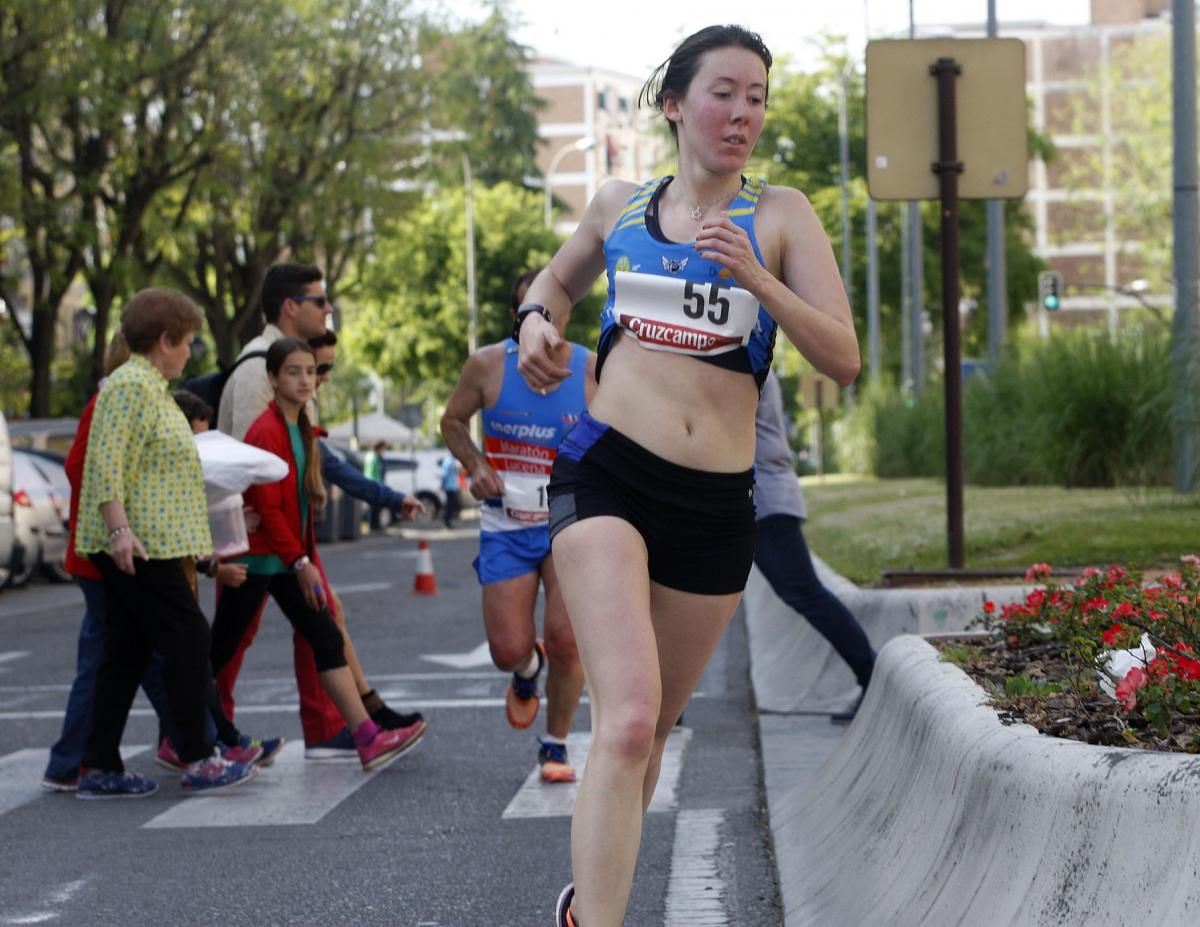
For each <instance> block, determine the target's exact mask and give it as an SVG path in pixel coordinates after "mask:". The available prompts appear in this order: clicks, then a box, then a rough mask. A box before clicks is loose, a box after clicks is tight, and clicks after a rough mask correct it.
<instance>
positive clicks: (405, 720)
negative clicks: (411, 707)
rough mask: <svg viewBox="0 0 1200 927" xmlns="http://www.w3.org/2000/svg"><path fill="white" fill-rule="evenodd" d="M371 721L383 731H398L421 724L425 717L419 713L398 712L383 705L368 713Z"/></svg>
mask: <svg viewBox="0 0 1200 927" xmlns="http://www.w3.org/2000/svg"><path fill="white" fill-rule="evenodd" d="M370 715H371V720H372V721H374V722H375V723H376V724H378V725H379V726H380V727H381V728H383V729H384V730H385V731H398V730H400V728H402V727H412V726H413V725H414V724H417V723H419V722H423V721H424V720H425V716H424V715H422V714H421V713H420V712H419V711H406V712H403V713H401V712H398V711H393V710H392V709H390V708H388V707H387V705H383V706H381V707H379V708H376V709H375V710H374V711H372V712H371V713H370Z"/></svg>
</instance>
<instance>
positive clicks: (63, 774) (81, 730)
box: [45, 577, 211, 779]
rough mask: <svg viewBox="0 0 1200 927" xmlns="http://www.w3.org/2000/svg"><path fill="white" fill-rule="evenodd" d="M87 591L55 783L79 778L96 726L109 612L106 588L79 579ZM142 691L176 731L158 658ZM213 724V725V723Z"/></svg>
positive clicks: (52, 770)
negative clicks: (95, 694) (94, 696)
mask: <svg viewBox="0 0 1200 927" xmlns="http://www.w3.org/2000/svg"><path fill="white" fill-rule="evenodd" d="M75 582H76V583H78V584H79V588H80V589H81V590H83V601H84V606H85V610H84V613H83V626H82V627H81V628H80V629H79V650H78V656H77V657H76V660H75V682H74V683H72V684H71V694H70V695H69V696H67V712H66V717H64V718H63V726H62V734H60V735H59V738H58V743H56V744H55V745H54V746H53V747H51V748H50V762H49V763H48V764H47V765H46V773H45V774H46V776H47V777H49V778H53V779H72V778H74V777H75V776H77V775H79V763H80V759H81V758H82V756H83V744H84V741H85V740H87V735H88V731H89V730H90V729H91V726H92V694H93V692H94V691H95V689H96V672H97V670H99V668H100V660H101V658H102V657H103V656H104V626H105V619H106V615H107V609H106V608H105V604H104V584H103V583H102V582H100V580H98V579H81V578H79V577H76V578H75ZM142 690H143V691H144V692H145V693H146V697H147V698H149V699H150V704H151V705H153V706H154V711H155V713H156V714H157V715H158V720H159V723H160V724H161V725H162V726H163V728H164V729H165V730H166V731H167V732H168V733H170V732H173V731H174V726H173V724H172V721H171V711H170V707H169V705H168V703H167V691H166V688H165V687H164V685H163V678H162V660H161V659H159V657H158V656H157V655H155V656H154V658H153V659H152V660H151V662H150V665H149V666H148V667H147V668H146V672H145V674H144V675H143V676H142ZM210 724H211V722H210Z"/></svg>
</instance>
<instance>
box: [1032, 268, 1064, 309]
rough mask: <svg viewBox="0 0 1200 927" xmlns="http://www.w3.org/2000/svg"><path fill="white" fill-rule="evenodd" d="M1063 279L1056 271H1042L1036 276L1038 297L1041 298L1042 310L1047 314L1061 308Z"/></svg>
mask: <svg viewBox="0 0 1200 927" xmlns="http://www.w3.org/2000/svg"><path fill="white" fill-rule="evenodd" d="M1062 291H1063V278H1062V274H1060V273H1059V272H1058V271H1057V270H1043V271H1042V272H1041V273H1040V274H1038V295H1039V296H1040V297H1041V298H1042V308H1043V309H1045V310H1046V311H1048V312H1056V311H1058V310H1059V309H1060V308H1062Z"/></svg>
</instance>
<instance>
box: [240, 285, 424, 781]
mask: <svg viewBox="0 0 1200 927" xmlns="http://www.w3.org/2000/svg"><path fill="white" fill-rule="evenodd" d="M323 280H324V275H323V274H322V273H321V269H320V268H319V267H315V266H314V265H312V264H276V265H275V266H274V267H272V268H271V269H270V270H268V271H267V275H266V277H265V278H264V279H263V285H262V309H263V316H264V317H265V319H266V323H267V324H266V326H265V327H264V328H263V331H262V334H260V335H259V336H258V337H257V338H254V339H252V340H251V341H249V342H247V344H246V346H245V347H244V348H242V355H246V354H250V353H251V352H255V351H257V352H262V354H263V355H264V356H262V357H252V358H249V359H247V360H245V361H244V362H242V363H240V364H238V366H237V367H236V368H235V369H234V371H233V372H232V373H231V374H230V376H229V379H228V380H226V382H225V388H224V390H223V392H222V393H221V408H220V411H219V413H218V416H217V425H218V427H219V428H220V430H221V431H224V432H225V433H227V434H231V435H233V437H235V438H237V439H238V440H241V439H242V438H243V437H245V434H246V431H247V429H249V427H250V425H251V424H252V423H253V422H254V420H255V419H256V418H258V416H259V415H261V414H262V412H263V410H264V409H266V408H267V406H268V405H269V404H270V402H271V399H272V398H273V395H274V394H273V391H272V389H271V385H270V382H269V381H268V380H267V365H266V360H265V354H266V350H267V348H269V347H270V346H271V345H272V344H274V343H275V342H276V341H278V340H279V339H280V338H285V337H290V338H303V339H304V340H306V341H307V340H309V339H312V338H320V337H321V336H322V335H325V334H326V333H327V332H328V326H327V320H328V318H329V315H330V314H331V313H332V311H333V304H332V303H331V302H330V300H329V297H328V296H327V295H326V294H325V287H324V284H323V282H322V281H323ZM330 334H332V333H330ZM322 360H324V363H326V364H329V366H328V367H326V368H325V379H328V376H329V373H330V371H331V370H332V369H333V362H332V359H329V358H325V359H322V358H318V363H322ZM318 378H319V382H324V380H323V379H320V374H318ZM307 415H308V420H309V421H310V422H313V423H316V422H317V421H318V416H317V404H316V400H315V397H314V398H313V399H310V400H309V401H308V409H307ZM331 456H332V455H328V454H323V455H322V464H323V466H322V471H323V475H324V464H325V461H326V460H327V459H328V458H329V457H331ZM349 469H353V468H349ZM354 473H355V475H356V476H358V477H359V478H361V474H359V473H357V471H354ZM326 478H328V476H327V477H326ZM331 482H335V483H340V482H341V481H340V480H331ZM356 495H357V494H356ZM420 505H421V503H420V502H419V500H417V499H416V498H413V499H411V500H408V499H405V500H403V501H402V502H401V506H402V513H403V514H404V515H405V516H407V517H412V516H411V515H409V512H410V511H411V512H412V513H413V515H415V513H416V511H418V509H417V508H416V507H417V506H420ZM313 562H314V564H315V565H316V566H317V568H318V569H319V570H320V571H321V577H322V579H324V580H325V597H326V599H327V601H330V602H335V601H336V598H335V596H334V595H333V590H332V588H331V587H330V585H329V581H328V578H327V577H326V576H325V569H324V567H323V566H322V565H321V563H320V558H319V557H314V558H313ZM333 617H334V620H335V621H336V622H337V624H338V626H339V627H340V628H341V629H342V633H343V635H344V637H345V639H346V650H347V652H350V651H352V650H353V643H352V641H351V639H350V633H349V631H348V629H347V628H346V626H345V623H344V615H343V614H342V612H341V609H340V607H339V608H337V609H336V610H335V611H334V612H333ZM261 618H262V609H259V613H258V615H256V616H255V618H254V620H253V621H252V622H251V623H250V626H249V627H248V628H247V629H246V633H245V636H244V637H243V638H242V641H241V643H240V644H239V646H238V649H237V652H236V653H235V654H234V656H233V657H232V658H231V659H230V660H229V662H228V663H226V664H225V666H224V667H223V668H222V670H221V673H220V674H219V675H218V677H217V691H218V692H219V693H220V696H221V703H222V706H223V707H224V708H225V713H226V715H228V716H229V717H230V718H232V717H233V713H234V702H233V688H234V684H235V683H236V681H237V675H238V672H239V671H240V670H241V666H242V661H243V659H244V657H245V652H246V650H247V649H248V648H249V647H250V645H251V644H252V643H253V641H254V637H255V634H256V633H257V632H258V624H259V621H260V620H261ZM293 647H294V650H295V665H296V686H297V689H298V690H299V695H300V724H301V727H302V728H303V731H304V744H305V750H304V755H305V757H306V758H307V759H311V760H337V759H354V757H355V756H356V755H357V751H356V750H355V746H354V738H353V737H352V736H351V734H350V732H349V731H348V730H347V729H346V727H345V725H344V723H343V721H342V716H341V713H340V712H339V711H338V710H337V708H336V707H335V706H334V704H333V701H332V700H331V699H330V698H329V696H328V695H326V693H325V690H324V688H323V687H322V686H321V683H320V678H319V676H318V674H317V665H316V658H315V657H314V655H313V652H312V648H311V647H309V645H308V642H307V641H305V640H304V639H303V638H302V637H300V635H298V634H297V635H294V636H293ZM356 662H357V661H356ZM355 682H356V683H357V684H358V689H359V694H360V695H361V696H362V699H363V706H364V707H365V708H366V709H367V713H368V714H369V715H370V716H371V720H373V721H374V722H375V723H376V724H378V725H379V726H380V727H383V728H389V729H391V728H401V727H409V726H411V725H412V724H414V723H417V722H421V723H424V719H423V718H422V717H421V715H420V713H418V712H412V713H404V714H401V713H399V712H396V711H393V710H392V709H391V708H389V707H388V706H387V705H386V704H384V702H383V700H382V699H381V698H380V697H379V696H378V695H377V694H376V693H375V690H374V689H372V688H371V687H370V686H369V684H367V682H366V679H365V677H364V676H363V675H362V673H361V668H360V671H359V672H358V673H356V674H355Z"/></svg>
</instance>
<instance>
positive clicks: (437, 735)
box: [0, 527, 782, 927]
mask: <svg viewBox="0 0 1200 927" xmlns="http://www.w3.org/2000/svg"><path fill="white" fill-rule="evenodd" d="M428 537H429V538H430V541H431V546H432V552H433V562H434V568H435V573H436V580H437V586H438V594H437V595H436V596H415V595H413V594H412V586H413V576H414V572H415V567H416V551H417V541H416V540H415V537H414V536H409V537H401V536H399V535H397V534H393V535H390V536H387V537H379V536H377V537H374V538H370V539H365V540H362V541H358V542H353V543H342V544H337V545H329V546H327V547H325V548H323V553H322V556H323V559H324V560H325V563H326V566H327V568H328V570H329V574H330V576H331V578H332V580H333V583H334V587H335V588H336V589H337V590H339V593H340V594H341V596H342V598H343V600H344V601H345V604H346V610H347V615H348V621H349V627H350V630H351V633H352V635H353V637H354V640H355V643H356V646H357V647H358V651H359V654H360V655H361V658H362V660H363V663H364V665H365V667H366V670H367V674H368V676H369V678H370V679H371V680H372V681H373V683H374V685H375V687H376V688H377V689H378V690H379V691H380V692H381V693H382V694H383V695H384V697H385V698H386V699H387V701H388V702H389V703H390V704H391V705H393V706H394V707H398V708H401V709H402V710H403V709H411V708H413V707H417V708H419V709H420V710H421V711H423V712H425V715H426V717H427V719H428V720H429V723H430V731H429V733H428V734H427V736H426V738H425V741H424V742H423V743H422V744H421V745H420V746H419V747H418V748H417V749H416V750H415V751H414V752H413V753H411V754H410V755H406V756H404V757H401V758H400V759H398V760H397V761H395V762H394V763H392V764H391V765H389V766H388V767H386V768H384V769H383V770H382V771H379V772H377V773H375V774H374V775H366V774H364V773H362V772H361V771H360V770H359V768H358V766H357V764H338V763H332V764H331V763H320V764H318V763H313V762H310V761H305V760H304V759H303V758H302V755H301V750H300V747H301V744H300V740H301V738H300V725H299V720H298V717H297V713H296V694H295V687H294V679H293V676H292V666H291V663H292V656H291V654H292V647H291V641H290V637H291V632H290V628H289V627H288V626H287V624H286V622H285V620H284V619H283V616H282V615H281V614H280V613H279V612H278V611H277V610H276V609H275V607H274V606H273V605H272V606H270V607H269V610H268V612H267V614H266V616H265V617H264V620H263V627H262V631H261V632H260V634H259V637H258V640H257V642H256V643H255V645H254V647H253V648H252V649H251V651H250V653H249V656H248V658H247V660H246V664H245V667H244V668H243V671H242V675H241V682H240V684H239V688H238V718H237V720H238V723H239V726H241V727H242V729H243V730H245V731H247V732H249V733H252V734H259V735H275V734H284V735H286V736H287V737H288V738H289V740H290V741H292V744H293V746H292V747H290V748H289V750H288V751H286V752H285V754H284V756H283V757H282V758H281V760H280V762H279V763H278V764H277V765H276V766H275V767H272V768H270V769H267V770H265V771H263V773H262V774H261V775H260V776H259V777H258V778H257V779H256V780H255V781H253V782H251V783H248V784H246V785H245V786H243V787H240V788H237V789H233V790H230V791H228V792H227V793H226V794H218V795H214V796H210V797H204V798H201V797H184V796H183V794H182V793H181V791H180V789H179V786H178V784H177V781H176V779H175V777H174V776H173V775H171V774H169V773H167V772H166V771H165V770H161V769H159V768H158V767H157V766H155V765H154V763H153V760H152V756H153V754H152V751H151V750H150V749H149V745H151V744H152V743H153V740H154V737H155V730H156V725H155V721H154V719H153V716H152V713H151V711H150V709H149V705H148V704H147V703H146V702H145V700H144V698H143V697H141V696H139V699H138V702H137V703H136V704H135V708H134V714H133V716H132V717H131V719H130V723H129V726H128V728H127V730H126V737H125V745H126V747H127V748H129V750H130V751H131V752H132V753H133V755H132V756H131V758H130V760H129V765H130V767H131V768H132V769H135V770H137V771H139V772H142V773H146V774H149V775H152V776H154V777H156V778H157V779H158V780H159V791H158V793H157V794H155V795H154V796H152V797H150V798H148V799H144V800H140V801H108V802H90V803H85V802H80V801H77V800H75V799H74V798H73V797H71V796H69V795H58V794H48V793H45V792H42V791H41V790H40V788H39V787H38V780H39V779H40V775H41V771H42V769H43V767H44V765H45V760H46V752H47V749H48V748H49V746H50V744H51V743H53V741H54V740H55V738H56V737H57V734H58V729H59V725H60V723H61V718H62V710H63V706H64V705H65V701H66V694H67V690H68V688H69V685H70V682H71V679H72V677H73V667H74V647H75V640H76V635H77V633H78V627H79V620H80V617H81V615H82V608H83V600H82V596H81V595H80V593H79V592H78V591H77V590H76V589H75V587H74V586H71V585H63V586H60V585H48V584H46V583H45V582H40V581H39V582H37V583H34V584H32V585H31V586H29V587H27V588H26V589H24V590H20V591H16V592H14V591H11V590H9V591H5V592H3V593H0V627H2V628H3V639H2V640H0V925H9V924H53V925H58V924H62V925H76V924H80V925H83V924H105V925H107V924H114V925H116V924H121V925H129V927H139V925H154V927H161V925H163V924H178V925H209V924H261V925H342V924H347V925H350V924H353V925H366V927H370V925H389V927H390V925H395V927H551V925H552V924H553V906H554V901H555V899H556V898H557V895H558V892H559V890H560V889H561V887H562V885H563V884H564V883H565V882H566V881H567V880H568V879H569V878H570V865H569V855H568V846H569V835H570V817H569V815H570V807H571V802H572V798H573V791H572V790H573V788H574V787H573V786H564V785H556V786H542V785H541V784H540V782H538V781H537V780H536V776H535V775H534V773H535V769H536V746H537V745H536V742H535V740H534V733H535V732H536V731H537V730H539V729H540V723H539V724H537V725H535V727H534V728H533V729H531V730H530V731H514V730H512V729H511V728H510V727H509V726H508V724H507V722H506V720H505V717H504V707H503V697H504V689H505V686H506V684H507V679H506V677H505V676H504V675H502V674H501V673H499V672H498V671H496V670H495V669H494V668H492V667H491V665H490V662H488V661H487V658H486V651H485V650H484V649H483V648H482V647H481V645H482V644H483V642H484V638H483V631H482V623H481V620H480V615H479V589H478V585H477V582H476V579H475V575H474V572H473V571H472V569H471V560H472V558H473V557H474V555H475V547H476V539H475V535H474V532H473V531H472V530H471V529H470V528H469V527H465V528H461V529H456V530H455V531H453V532H446V531H440V530H435V531H431V532H430V533H429V535H428ZM211 598H212V590H211V588H206V589H204V599H205V605H206V609H208V610H209V613H210V614H211ZM539 722H540V719H539ZM588 726H589V725H588V710H587V705H586V702H585V703H584V705H583V706H581V709H580V712H579V715H578V716H577V718H576V723H575V728H574V730H575V731H576V732H577V734H574V735H573V740H572V751H573V755H574V756H575V758H578V756H579V754H581V753H582V752H583V751H584V750H586V744H587V736H586V735H587V731H588ZM757 736H758V735H757V725H756V724H755V723H754V715H753V704H752V697H751V695H750V687H749V681H748V665H747V649H746V639H745V630H744V625H743V623H742V620H741V616H740V614H739V616H738V617H737V618H735V620H734V623H733V626H732V628H731V630H730V632H729V634H728V635H726V638H725V640H724V642H723V643H722V645H721V647H720V649H719V650H718V652H717V654H716V656H715V658H714V660H713V662H712V664H711V666H710V668H709V671H708V673H707V674H706V676H705V678H704V680H703V681H702V683H701V686H700V689H699V691H698V693H697V695H696V697H695V698H694V699H693V701H692V703H691V705H690V706H689V707H688V709H687V712H686V713H685V716H684V725H683V727H682V729H681V730H680V731H678V732H677V733H676V734H675V735H673V737H672V745H671V748H670V749H669V751H668V756H667V762H666V763H665V764H664V775H663V781H662V782H660V785H659V791H658V794H657V795H656V798H655V805H654V807H653V808H652V810H651V813H650V814H649V815H648V818H647V823H646V827H645V833H644V838H643V848H642V853H641V858H640V862H639V866H638V871H637V877H636V881H635V884H634V890H633V898H632V900H631V903H630V909H629V914H628V916H627V919H626V924H627V925H629V927H650V925H678V927H683V925H685V924H686V925H687V927H721V925H738V927H780V925H781V924H782V915H781V913H780V909H779V897H778V889H777V885H776V877H775V870H774V864H773V862H772V855H771V847H770V835H769V828H768V826H767V819H766V803H765V799H764V791H763V785H762V775H761V759H760V750H759V744H758V739H757ZM139 746H140V747H145V748H146V749H144V750H143V752H140V753H137V752H133V751H136V750H137V749H138V747H139ZM160 773H161V774H162V775H159V774H160Z"/></svg>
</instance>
